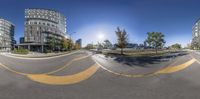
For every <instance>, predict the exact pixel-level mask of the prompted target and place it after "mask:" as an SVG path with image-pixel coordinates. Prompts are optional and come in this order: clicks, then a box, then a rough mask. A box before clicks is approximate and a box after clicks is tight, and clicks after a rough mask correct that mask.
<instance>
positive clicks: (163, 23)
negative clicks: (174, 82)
mask: <svg viewBox="0 0 200 99" xmlns="http://www.w3.org/2000/svg"><path fill="white" fill-rule="evenodd" d="M199 4H200V1H199V0H1V6H0V17H1V18H4V19H6V20H8V21H11V22H12V23H13V24H14V25H15V28H16V29H15V39H16V40H17V41H19V37H22V36H24V10H25V9H26V8H46V9H53V10H57V11H58V12H60V13H62V14H63V15H65V16H66V18H67V33H73V35H72V38H73V39H74V40H76V39H79V38H82V42H83V45H84V46H85V45H86V44H88V43H93V44H95V43H97V42H102V41H103V39H109V40H110V41H111V42H112V43H115V42H116V35H115V31H116V28H117V27H120V28H121V29H125V30H126V31H127V33H128V37H129V38H128V39H129V42H130V43H143V41H144V40H145V39H146V36H147V32H162V33H163V34H164V35H165V40H166V46H169V45H171V44H174V43H180V44H182V45H183V46H186V45H187V43H189V42H190V40H191V39H192V26H193V24H194V23H195V21H196V20H198V19H199V18H200V6H199ZM74 32H75V33H74Z"/></svg>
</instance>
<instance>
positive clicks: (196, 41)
mask: <svg viewBox="0 0 200 99" xmlns="http://www.w3.org/2000/svg"><path fill="white" fill-rule="evenodd" d="M192 45H193V48H194V49H198V46H197V45H200V19H198V20H197V21H196V22H195V24H194V26H193V27H192Z"/></svg>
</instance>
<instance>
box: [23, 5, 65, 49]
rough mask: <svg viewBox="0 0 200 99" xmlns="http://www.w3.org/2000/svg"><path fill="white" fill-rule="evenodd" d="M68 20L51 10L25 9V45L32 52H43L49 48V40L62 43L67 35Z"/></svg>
mask: <svg viewBox="0 0 200 99" xmlns="http://www.w3.org/2000/svg"><path fill="white" fill-rule="evenodd" d="M66 31H67V30H66V18H65V16H63V15H62V14H60V13H59V12H57V11H54V10H49V9H36V8H33V9H25V31H24V44H21V45H24V46H25V45H27V46H26V48H28V49H29V50H32V51H40V52H41V51H42V52H43V49H44V47H46V46H48V41H49V40H48V38H55V40H56V42H60V41H61V40H62V38H64V37H65V35H66Z"/></svg>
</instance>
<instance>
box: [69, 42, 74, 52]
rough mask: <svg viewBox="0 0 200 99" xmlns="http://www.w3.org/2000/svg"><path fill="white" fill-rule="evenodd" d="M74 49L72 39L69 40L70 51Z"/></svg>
mask: <svg viewBox="0 0 200 99" xmlns="http://www.w3.org/2000/svg"><path fill="white" fill-rule="evenodd" d="M73 48H74V43H73V41H72V39H68V49H69V50H72V49H73Z"/></svg>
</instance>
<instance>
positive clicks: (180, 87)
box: [0, 51, 200, 99]
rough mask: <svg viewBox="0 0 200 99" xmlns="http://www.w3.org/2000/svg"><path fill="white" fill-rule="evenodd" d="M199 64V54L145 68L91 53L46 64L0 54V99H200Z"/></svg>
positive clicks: (45, 59) (66, 57)
mask: <svg viewBox="0 0 200 99" xmlns="http://www.w3.org/2000/svg"><path fill="white" fill-rule="evenodd" d="M143 61H144V62H145V61H148V60H143ZM199 61H200V54H197V53H195V52H190V53H189V54H184V55H180V56H177V57H170V58H169V59H167V60H166V61H157V62H156V63H146V64H145V66H144V65H138V64H131V65H129V64H128V65H127V64H124V63H122V62H119V61H116V59H112V58H105V57H104V56H101V55H95V54H92V53H91V52H87V51H78V52H77V53H74V54H70V55H64V56H60V57H54V58H44V59H42V58H41V59H24V58H17V57H11V56H6V55H0V63H1V64H0V65H1V67H0V99H200V94H199V92H200V79H199V78H200V72H199V71H200V64H199ZM131 62H132V63H133V62H134V60H131Z"/></svg>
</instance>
